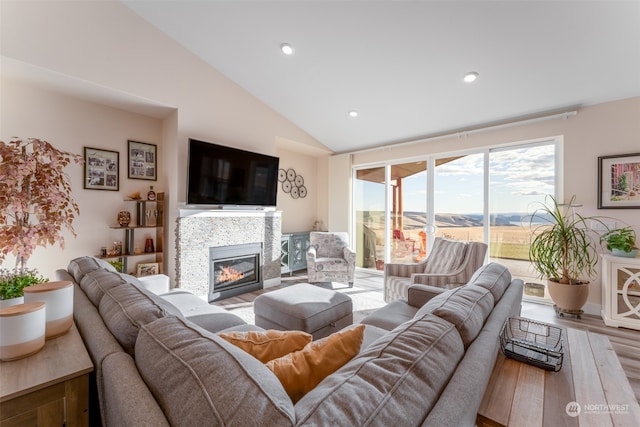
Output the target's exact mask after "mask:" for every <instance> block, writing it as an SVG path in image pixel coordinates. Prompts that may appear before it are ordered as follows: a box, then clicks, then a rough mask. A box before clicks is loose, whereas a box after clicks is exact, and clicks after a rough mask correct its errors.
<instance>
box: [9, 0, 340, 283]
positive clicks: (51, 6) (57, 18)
mask: <svg viewBox="0 0 640 427" xmlns="http://www.w3.org/2000/svg"><path fill="white" fill-rule="evenodd" d="M0 8H1V11H0V12H1V13H0V31H1V33H0V37H1V38H2V44H1V45H0V48H1V49H2V50H1V54H2V56H3V57H6V58H10V59H11V60H12V61H15V62H20V63H25V64H29V66H32V67H34V68H38V69H41V70H44V71H46V72H48V73H50V74H51V75H53V76H55V77H56V78H62V77H64V79H65V81H66V82H67V83H68V84H69V85H71V86H72V85H73V83H74V82H77V83H78V85H79V86H82V87H85V86H89V87H92V88H97V89H100V90H101V91H102V92H104V91H107V92H109V96H110V97H116V98H117V97H124V98H127V99H134V100H135V102H137V103H147V104H150V105H155V106H163V107H165V110H166V111H167V115H166V116H163V117H162V120H161V121H158V120H153V119H145V118H142V117H141V118H140V121H141V122H145V120H150V121H152V122H155V125H154V126H155V127H156V130H155V132H154V134H153V135H151V136H147V135H144V134H143V135H137V134H136V133H135V132H131V131H130V130H129V129H127V127H126V126H120V125H117V124H116V123H112V122H110V121H109V120H108V119H105V120H104V121H102V122H101V121H100V118H99V117H100V114H101V113H98V114H97V115H96V116H92V117H91V118H92V120H85V121H84V123H96V122H97V123H98V124H97V125H95V124H94V125H93V127H94V129H89V130H94V131H95V130H96V129H102V128H103V127H104V131H102V135H101V136H102V137H104V140H102V138H101V141H100V142H103V143H104V144H105V147H109V146H115V147H118V146H119V145H118V144H120V142H119V141H121V140H122V139H124V141H125V144H126V140H127V139H136V138H137V139H140V140H142V141H145V142H152V143H156V144H157V145H158V146H159V157H160V159H159V160H160V162H161V163H160V166H159V174H160V176H161V182H159V186H160V187H162V190H164V191H165V192H166V193H167V197H168V201H169V209H168V212H167V223H168V224H175V220H176V214H177V209H178V207H180V206H181V205H183V204H184V202H185V195H186V166H187V149H186V148H187V141H188V138H197V139H201V140H204V141H210V142H216V143H221V144H225V145H231V146H236V147H238V148H242V149H246V150H252V151H257V152H261V153H265V154H270V155H275V153H276V151H277V141H278V140H279V139H285V140H287V141H290V144H294V145H295V144H297V145H300V146H302V147H305V148H307V149H311V150H315V151H313V153H312V154H308V156H309V157H312V158H315V157H318V156H326V155H327V153H329V152H330V150H328V149H327V148H326V147H325V146H323V145H322V144H321V143H320V142H318V141H317V140H315V139H314V138H312V137H311V136H310V135H308V134H307V133H306V132H304V131H303V130H301V129H300V128H298V127H297V126H294V125H293V124H292V123H290V122H289V121H288V120H286V119H285V118H284V117H282V116H281V115H279V114H278V113H276V112H275V111H273V110H272V109H271V108H269V107H268V106H266V105H264V104H263V103H261V102H260V101H259V100H257V99H256V98H255V97H253V96H252V95H251V94H249V93H247V92H246V91H244V90H243V89H242V88H240V87H239V86H237V85H236V84H235V83H233V82H232V81H230V80H228V79H227V78H226V77H224V76H223V75H222V74H220V73H219V72H217V71H216V70H215V69H213V68H211V67H210V66H208V65H207V64H205V63H204V62H202V61H201V60H200V59H199V58H198V57H196V56H195V55H193V54H191V53H190V52H188V51H186V50H185V49H183V48H182V47H181V46H180V45H178V44H177V43H176V42H174V41H172V40H171V39H169V38H168V37H167V36H165V35H164V34H162V33H160V32H159V31H158V30H156V29H155V28H154V27H153V26H151V25H150V24H148V23H147V22H146V21H144V20H143V19H142V18H140V17H139V16H138V15H136V14H135V13H133V12H132V11H131V10H130V9H129V8H127V7H126V6H125V5H123V4H122V3H120V2H67V1H64V2H46V1H45V2H0ZM5 81H8V79H6V78H5V77H4V76H3V83H2V85H3V88H2V90H3V93H2V111H1V112H0V113H1V114H0V116H1V118H0V119H1V120H2V129H1V134H0V136H1V137H2V138H3V139H6V138H9V137H11V136H13V135H20V136H24V137H29V136H35V135H39V136H42V137H44V138H47V139H53V137H54V136H56V135H55V132H52V131H50V130H49V129H48V128H47V129H44V130H43V131H40V130H39V129H37V128H38V126H37V125H38V122H39V121H40V120H41V119H43V118H41V117H40V115H39V114H36V112H33V111H31V110H30V106H28V105H24V106H22V105H21V107H23V108H17V106H16V105H19V104H20V102H21V101H20V100H19V99H18V97H19V96H21V95H20V94H9V93H5V88H4V86H5ZM9 95H11V96H9ZM81 96H84V95H81ZM63 105H64V103H63ZM10 108H11V109H13V111H12V112H11V113H10V114H9V113H7V110H8V109H10ZM95 108H99V107H95ZM57 113H59V114H62V115H64V114H66V113H65V112H63V111H60V112H57ZM45 114H49V112H47V113H45ZM87 114H88V113H87ZM125 115H126V113H125ZM5 116H6V117H5ZM53 117H55V114H54V115H52V116H51V115H50V116H48V117H46V118H45V122H46V123H49V124H50V125H51V124H52V123H53ZM17 122H21V123H25V126H22V127H20V126H17V125H16V124H14V123H17ZM84 123H80V124H79V125H78V126H80V127H82V126H85V125H84ZM87 126H89V127H90V128H91V126H90V125H87ZM45 127H47V126H45ZM38 132H41V133H38ZM114 133H119V135H118V138H117V139H116V138H115V137H114V135H113V134H114ZM75 138H76V134H75V128H74V127H73V126H68V127H67V128H66V129H65V132H64V133H63V134H62V135H61V137H60V138H59V139H60V140H67V141H68V140H70V139H71V140H75ZM55 139H58V138H55ZM85 141H96V139H95V138H83V139H82V143H85ZM53 142H55V141H53ZM96 143H97V141H96ZM74 145H75V144H74ZM80 146H81V145H78V147H80ZM123 153H124V152H123ZM303 157H304V156H303ZM314 161H315V160H314ZM314 161H312V160H310V159H306V160H305V161H304V162H302V163H309V165H311V164H312V163H313V162H314ZM298 162H301V160H298ZM72 173H75V172H72ZM122 176H123V172H122V171H121V178H122ZM124 176H126V174H125V175H124ZM96 193H104V192H96ZM316 193H317V192H316ZM126 194H128V193H126V188H125V189H124V190H123V191H120V194H119V195H118V196H117V197H118V200H122V199H123V198H124V196H125V195H126ZM94 197H96V198H98V196H94ZM109 197H111V196H109ZM312 199H313V197H308V200H306V204H313V205H316V203H315V202H314V201H313V200H312ZM325 204H326V203H322V205H325ZM312 209H313V208H312ZM84 212H86V210H85V211H84ZM84 212H83V214H82V215H83V220H85V219H84V215H85V213H84ZM113 212H117V209H115V208H113V207H111V208H110V209H105V210H99V212H97V214H99V216H98V218H100V220H101V221H102V223H103V224H106V223H108V222H109V220H110V219H111V217H112V216H113ZM306 212H307V211H305V214H306ZM89 214H93V213H92V212H90V213H89ZM289 216H290V217H291V218H294V216H293V215H289ZM316 216H317V213H316V212H312V211H311V210H310V211H309V212H308V218H304V217H303V216H300V215H298V216H296V217H295V221H296V222H294V223H292V224H291V225H289V224H287V223H286V219H285V220H284V221H285V223H284V226H285V228H291V229H293V228H297V227H302V226H303V225H306V224H307V223H309V222H310V219H311V218H315V217H316ZM311 222H312V221H311ZM308 227H309V225H306V228H308ZM84 231H86V230H84V229H83V232H84ZM167 234H168V235H167V238H168V240H167V242H166V245H165V249H166V254H165V261H166V263H167V267H168V271H169V273H171V274H172V272H173V271H174V270H175V265H174V262H175V244H174V230H173V229H171V227H169V230H168V233H167ZM97 237H98V236H96V239H94V240H95V241H97V240H98V239H97ZM99 240H102V238H100V239H99ZM81 246H82V248H81V249H80V250H79V251H80V252H81V251H85V252H84V253H93V251H94V249H93V248H92V247H89V246H88V245H87V246H85V245H81ZM97 246H98V247H99V244H97ZM47 255H49V257H50V259H53V258H57V260H56V262H52V263H51V264H56V265H57V266H58V267H63V266H66V264H67V262H68V260H69V259H70V258H71V257H70V255H68V254H66V253H64V254H61V253H60V252H47ZM38 261H39V260H38ZM36 262H37V261H36V259H34V260H33V262H32V263H30V264H31V265H34V266H35V265H36ZM47 264H49V262H47Z"/></svg>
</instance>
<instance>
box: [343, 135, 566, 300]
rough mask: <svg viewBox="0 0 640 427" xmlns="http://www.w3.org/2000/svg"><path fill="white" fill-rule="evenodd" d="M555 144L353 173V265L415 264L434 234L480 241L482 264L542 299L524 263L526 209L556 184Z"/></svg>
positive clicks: (554, 191)
mask: <svg viewBox="0 0 640 427" xmlns="http://www.w3.org/2000/svg"><path fill="white" fill-rule="evenodd" d="M560 148H561V146H560V141H559V139H553V140H547V141H540V142H536V143H528V144H517V145H515V144H514V145H512V146H506V147H497V148H491V149H485V150H478V151H476V152H469V153H461V154H459V155H448V156H446V157H432V158H427V159H424V160H418V161H413V162H404V163H389V164H385V165H379V166H376V167H370V168H364V169H359V170H358V169H356V170H355V171H354V175H355V179H354V182H355V191H354V194H355V204H354V205H355V206H356V211H355V213H354V219H355V230H356V236H357V237H356V251H357V253H358V262H357V265H358V266H359V267H364V268H370V269H377V270H383V269H384V263H385V262H392V263H398V262H417V261H419V260H421V259H423V258H424V257H425V256H427V255H428V253H429V242H430V241H432V238H433V237H434V236H440V237H445V238H450V239H455V240H463V241H474V242H485V243H487V244H488V245H489V254H488V257H489V258H488V259H489V260H490V261H496V262H499V263H501V264H505V265H507V266H508V267H509V269H510V270H511V272H512V274H513V276H514V277H518V278H522V279H524V280H525V282H526V286H525V294H526V295H527V296H531V297H541V298H546V297H547V295H546V290H545V286H544V284H543V282H542V281H541V280H539V279H536V273H535V271H534V270H533V268H532V267H531V263H530V262H529V240H530V236H531V229H530V227H529V225H528V222H527V216H528V214H530V213H531V212H532V211H533V210H534V206H533V204H534V203H536V202H540V201H544V197H545V196H546V195H547V194H553V195H555V196H560V195H559V194H557V189H558V188H560V185H559V173H558V164H559V158H560V156H559V155H558V154H559V152H560Z"/></svg>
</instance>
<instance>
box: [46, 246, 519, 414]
mask: <svg viewBox="0 0 640 427" xmlns="http://www.w3.org/2000/svg"><path fill="white" fill-rule="evenodd" d="M58 278H59V279H65V280H73V281H74V283H75V289H74V318H75V321H76V325H77V327H78V330H79V332H80V334H81V336H82V338H83V340H84V342H85V345H86V347H87V350H88V352H89V354H90V356H91V358H92V360H93V363H94V367H95V371H94V373H95V381H94V382H93V384H92V387H93V393H94V396H93V398H94V400H95V401H96V402H97V404H98V407H99V410H98V411H94V412H96V413H95V414H94V415H97V414H99V417H96V418H94V421H95V422H101V423H102V424H103V425H108V426H161V425H185V426H198V425H208V426H210V425H237V426H245V425H249V426H250V425H261V426H279V425H283V426H291V425H310V426H312V425H313V426H325V425H331V426H342V425H344V426H364V425H371V426H377V425H380V426H388V425H429V426H445V425H446V426H449V425H451V426H453V425H455V426H467V425H468V426H472V425H474V423H475V416H476V415H475V414H476V412H477V408H478V406H479V404H480V400H481V399H482V395H483V394H484V390H485V388H486V386H487V382H488V379H489V376H490V373H491V368H492V367H493V364H494V363H495V359H496V355H497V352H498V333H499V330H500V327H501V325H502V323H503V322H504V320H505V319H506V318H507V317H509V316H513V315H517V314H519V312H520V299H521V296H522V282H521V281H519V280H513V281H512V280H511V276H510V274H509V272H508V270H506V269H505V268H504V267H502V266H500V265H497V264H489V265H488V266H485V267H483V268H482V269H480V270H479V271H478V272H477V273H476V275H474V277H473V278H472V280H471V281H470V282H469V284H468V285H466V286H462V287H460V288H457V289H454V290H451V291H445V292H443V291H442V290H441V289H438V288H430V287H428V286H420V285H416V286H415V287H412V289H410V291H409V299H408V301H403V300H398V301H394V302H393V303H391V304H389V305H387V306H385V307H383V308H381V309H380V310H378V311H377V312H376V313H374V314H373V315H371V316H369V317H368V318H366V319H365V323H366V325H367V327H366V331H365V342H364V343H363V345H362V348H361V351H360V354H359V355H358V356H356V357H355V358H354V359H352V360H351V361H350V362H349V363H347V364H346V365H345V366H343V367H342V368H341V369H339V370H338V371H336V372H335V373H333V374H332V375H330V376H329V377H327V378H325V379H324V380H323V381H322V382H321V383H320V384H319V385H318V386H316V387H315V388H314V389H313V390H311V391H310V392H309V393H308V394H306V395H305V396H304V397H303V398H302V399H301V400H299V401H298V402H297V403H296V404H293V403H292V402H291V400H290V398H289V397H288V395H287V394H286V392H285V391H284V389H283V387H282V385H281V384H280V382H279V381H278V379H277V378H276V377H275V375H273V373H272V372H271V371H270V370H269V369H267V368H266V367H265V366H264V364H262V363H260V362H259V361H258V360H257V359H255V358H253V357H252V356H250V355H249V354H248V353H245V352H244V351H242V350H240V349H239V348H237V347H235V346H233V345H231V344H229V343H228V342H226V341H224V340H222V339H221V338H219V337H218V336H217V335H216V333H217V332H220V331H228V330H247V329H259V328H258V327H256V326H254V325H247V324H245V322H243V321H242V319H240V318H239V317H237V316H235V315H233V314H231V313H229V312H225V311H224V310H223V309H221V308H219V307H215V306H210V305H208V304H207V303H206V302H204V301H203V300H201V299H200V298H198V297H196V296H194V295H191V294H189V293H187V292H184V291H180V290H178V291H175V290H174V291H173V292H169V293H167V294H163V295H156V294H153V293H151V292H149V291H147V290H146V289H144V285H143V284H142V283H141V282H139V281H138V280H137V279H136V278H134V277H131V276H127V275H123V274H119V273H117V272H115V271H113V269H111V268H110V266H108V264H104V263H102V262H101V261H99V260H96V259H94V258H91V257H84V258H79V259H75V260H73V261H71V262H70V264H69V266H68V268H67V270H59V272H58Z"/></svg>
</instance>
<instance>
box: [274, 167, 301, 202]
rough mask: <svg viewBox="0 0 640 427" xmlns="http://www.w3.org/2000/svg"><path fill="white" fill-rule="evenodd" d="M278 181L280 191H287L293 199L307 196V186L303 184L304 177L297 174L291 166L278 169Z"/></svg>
mask: <svg viewBox="0 0 640 427" xmlns="http://www.w3.org/2000/svg"><path fill="white" fill-rule="evenodd" d="M278 181H280V182H281V183H282V191H284V192H285V193H289V195H290V196H291V197H292V198H293V199H297V198H305V197H307V187H305V186H304V178H303V177H302V175H298V174H297V173H296V171H295V169H293V168H288V169H287V170H286V171H285V170H284V169H279V170H278Z"/></svg>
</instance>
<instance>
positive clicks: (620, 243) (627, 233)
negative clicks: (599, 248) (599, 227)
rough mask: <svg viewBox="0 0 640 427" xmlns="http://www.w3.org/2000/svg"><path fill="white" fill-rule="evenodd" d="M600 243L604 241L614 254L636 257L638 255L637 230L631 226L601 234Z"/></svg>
mask: <svg viewBox="0 0 640 427" xmlns="http://www.w3.org/2000/svg"><path fill="white" fill-rule="evenodd" d="M600 243H604V244H605V246H606V248H607V249H608V250H610V251H611V255H613V256H620V257H625V258H635V257H636V256H637V255H638V247H637V246H636V232H635V231H634V230H633V228H632V227H631V226H626V227H622V228H615V229H613V230H609V231H607V232H606V233H604V234H603V235H602V236H600Z"/></svg>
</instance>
